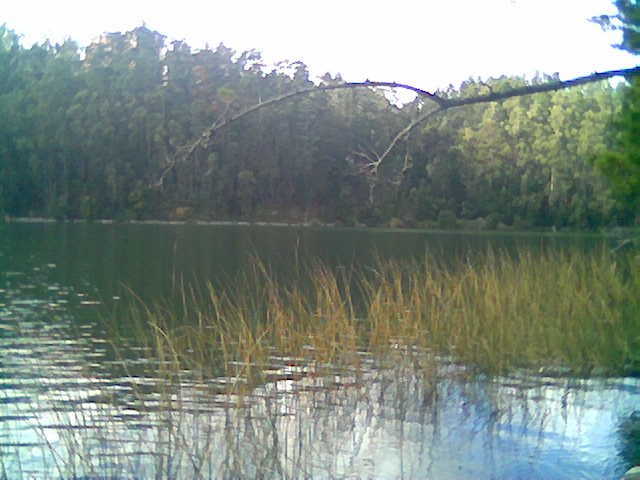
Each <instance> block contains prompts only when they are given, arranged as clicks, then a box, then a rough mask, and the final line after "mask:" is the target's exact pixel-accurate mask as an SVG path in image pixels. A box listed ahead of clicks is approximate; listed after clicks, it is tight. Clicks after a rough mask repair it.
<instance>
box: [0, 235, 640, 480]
mask: <svg viewBox="0 0 640 480" xmlns="http://www.w3.org/2000/svg"><path fill="white" fill-rule="evenodd" d="M5 239H6V238H5ZM0 240H1V239H0ZM14 247H15V245H14V246H12V248H14ZM16 248H17V247H16ZM118 248H119V247H118ZM29 249H34V247H33V245H31V246H30V247H29ZM34 251H35V252H36V253H34V254H33V255H25V256H23V257H21V258H20V261H19V262H18V261H16V259H15V258H13V259H8V258H7V255H8V250H7V249H6V248H5V249H4V250H2V243H1V242H0V265H1V266H2V267H3V268H2V270H0V478H9V479H32V478H36V479H40V478H52V479H57V478H65V479H66V478H114V479H115V478H117V479H134V478H136V479H142V478H156V479H164V478H166V479H169V478H171V479H173V478H176V479H183V478H184V479H192V478H207V479H208V478H314V479H316V478H319V479H324V478H326V479H330V478H376V479H378V478H390V479H391V478H393V479H395V478H406V479H411V478H420V479H422V478H434V479H459V478H479V479H493V478H496V479H518V478H545V479H547V478H548V479H562V478H566V479H569V478H571V479H573V478H584V479H590V478H593V479H601V478H617V477H620V476H621V475H622V473H623V472H624V471H625V469H626V468H627V467H628V464H627V463H626V461H625V459H624V458H623V457H621V452H624V451H625V448H626V447H627V444H626V443H625V438H623V436H621V432H623V431H625V430H624V428H626V427H624V426H625V425H627V424H628V422H629V419H633V418H634V417H635V416H637V415H638V414H637V413H635V414H634V411H635V410H637V409H638V408H639V407H638V406H639V405H640V393H639V392H640V380H638V379H630V378H619V379H606V380H604V379H601V380H584V379H575V378H557V377H556V378H548V377H533V376H527V375H524V374H520V375H513V376H511V377H503V378H494V379H489V378H473V379H470V377H469V376H468V375H466V374H465V371H464V368H462V367H460V366H456V365H453V364H450V363H447V362H446V361H444V360H443V361H442V362H440V363H439V364H438V365H439V366H438V367H437V368H436V369H424V368H420V365H417V366H416V365H415V361H416V359H415V358H408V357H407V356H406V355H404V354H402V353H401V352H398V357H397V358H395V359H391V361H386V362H384V363H381V362H380V361H378V360H376V359H374V358H372V357H371V356H370V355H367V354H366V353H364V352H363V353H361V357H362V362H361V368H360V369H359V370H357V371H349V370H346V371H345V370H340V369H337V368H332V367H331V366H327V367H326V368H324V369H323V370H321V371H318V370H315V369H313V368H312V367H311V366H308V365H305V363H304V362H302V361H301V360H299V359H292V358H282V357H279V356H277V355H275V354H274V356H273V357H272V358H271V362H272V364H271V365H269V367H268V368H269V370H268V372H267V375H266V378H267V381H266V382H265V383H264V384H262V385H259V386H258V387H256V388H255V389H252V390H251V391H250V392H249V393H248V394H246V395H243V396H238V395H233V394H230V393H229V388H228V386H229V384H233V383H236V382H241V381H242V379H241V378H213V379H199V378H198V376H197V373H196V372H181V375H180V377H179V378H177V379H176V381H175V382H174V383H173V384H172V385H167V384H165V383H163V381H162V380H161V379H160V378H159V376H158V374H157V372H158V370H159V369H160V367H161V365H159V364H158V363H153V362H150V361H148V360H145V358H144V352H136V351H135V350H133V349H132V350H131V351H128V352H127V353H126V354H120V355H115V354H114V352H113V349H112V348H111V346H110V343H109V336H108V335H107V333H106V332H105V331H104V329H103V327H102V322H101V321H100V320H99V317H98V315H97V309H98V308H99V306H100V302H107V301H110V302H111V303H113V302H117V301H118V300H113V298H112V297H113V295H111V294H112V293H114V291H112V290H109V289H104V288H102V287H101V288H100V289H98V288H96V286H95V285H93V284H92V283H91V282H90V281H88V280H90V279H91V278H93V275H92V273H91V269H89V270H88V273H86V272H87V271H85V270H83V269H80V270H81V271H85V273H86V275H85V276H83V275H80V276H79V277H73V278H67V277H66V276H65V275H61V273H60V270H61V269H62V268H63V266H61V265H60V262H61V259H62V258H61V257H60V256H58V255H53V256H51V255H48V254H45V253H42V252H39V253H38V251H37V249H34ZM3 256H4V257H3ZM106 292H107V293H106Z"/></svg>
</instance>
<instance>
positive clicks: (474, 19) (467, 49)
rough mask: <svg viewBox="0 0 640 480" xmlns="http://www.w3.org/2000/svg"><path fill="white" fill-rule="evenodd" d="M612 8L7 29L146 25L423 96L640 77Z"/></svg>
mask: <svg viewBox="0 0 640 480" xmlns="http://www.w3.org/2000/svg"><path fill="white" fill-rule="evenodd" d="M613 12H615V9H614V7H613V6H612V0H390V1H381V0H321V1H314V2H310V1H304V0H271V1H267V0H225V1H221V0H208V1H197V0H181V1H172V2H166V1H161V0H109V1H108V2H90V1H89V2H88V1H87V0H55V1H50V0H47V1H33V0H31V1H30V0H21V1H18V0H6V1H5V2H4V5H3V6H2V11H1V12H0V23H3V22H4V23H6V24H7V26H9V27H10V28H11V29H13V30H15V31H16V32H17V33H19V34H22V35H23V42H24V43H25V44H27V45H30V44H31V43H33V42H35V41H41V40H43V39H45V38H50V39H51V40H53V41H61V40H63V39H64V38H65V37H71V38H72V39H74V40H76V41H78V42H79V43H80V45H81V46H86V45H87V44H88V43H90V42H91V40H93V39H95V38H97V36H98V35H99V34H100V33H101V32H104V31H126V30H130V29H132V28H134V27H136V26H139V25H141V24H142V23H143V22H145V23H146V25H147V26H148V27H149V28H151V29H154V30H158V31H159V32H160V33H163V34H165V35H167V36H168V37H169V39H170V40H172V39H184V40H186V41H187V43H188V44H189V45H191V46H192V47H193V48H202V47H203V46H204V45H205V44H206V43H208V44H209V45H210V46H212V47H215V46H216V45H218V44H219V43H220V42H223V43H224V44H225V45H227V46H229V47H231V48H233V49H235V50H236V51H238V52H241V51H243V50H248V49H251V48H255V49H257V50H260V51H261V52H262V54H263V57H264V59H265V60H266V61H267V62H269V63H271V62H276V61H278V60H285V59H287V60H292V61H293V60H302V61H303V62H304V63H305V64H307V65H308V66H309V68H310V71H311V73H312V75H313V76H320V75H322V74H323V73H325V72H327V71H329V72H331V73H334V74H335V73H338V72H340V73H341V74H342V76H343V77H344V78H345V79H346V80H350V81H359V80H364V79H366V78H369V79H371V80H378V81H397V82H403V83H409V84H412V85H415V86H418V87H421V88H425V89H435V88H445V87H446V86H447V85H449V84H453V85H455V86H457V85H459V84H460V82H462V81H463V80H466V79H468V78H469V77H478V76H480V77H483V78H487V77H489V76H498V75H501V74H516V75H520V74H524V75H533V74H534V73H535V72H536V71H538V72H544V73H554V72H559V73H560V76H561V78H565V79H566V78H570V77H574V76H578V75H585V74H589V73H592V72H594V71H602V70H608V69H612V68H621V67H630V66H634V65H636V64H637V63H638V62H637V58H634V57H633V56H631V55H630V54H627V53H626V52H622V51H620V50H617V49H615V48H613V47H611V44H612V43H616V42H617V41H618V36H617V35H616V34H615V33H605V32H602V30H601V29H600V27H599V26H597V25H595V24H593V23H590V22H589V21H588V19H589V18H590V17H592V16H595V15H600V14H603V13H613Z"/></svg>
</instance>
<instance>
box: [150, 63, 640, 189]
mask: <svg viewBox="0 0 640 480" xmlns="http://www.w3.org/2000/svg"><path fill="white" fill-rule="evenodd" d="M620 76H624V77H632V76H640V66H638V67H634V68H627V69H617V70H608V71H605V72H595V73H592V74H591V75H586V76H583V77H577V78H573V79H571V80H564V81H561V80H557V81H551V82H546V83H541V84H537V85H527V86H524V87H517V88H512V89H509V90H504V91H500V92H495V91H491V90H490V92H489V93H488V94H483V95H476V96H472V97H464V98H446V97H442V96H439V95H437V94H435V93H433V92H429V91H426V90H423V89H421V88H418V87H414V86H412V85H407V84H404V83H397V82H374V81H370V80H366V81H364V82H345V83H340V84H336V85H321V86H313V87H308V88H302V89H299V90H295V91H293V92H289V93H285V94H282V95H278V96H276V97H273V98H271V99H269V100H267V101H265V102H259V103H257V104H255V105H252V106H250V107H247V108H245V109H244V110H241V111H240V112H238V113H236V114H235V115H231V116H229V117H227V115H226V113H227V112H225V115H222V116H221V117H220V118H219V119H218V120H217V121H216V122H215V123H213V124H212V125H211V126H210V127H208V128H207V129H206V130H204V131H203V132H202V134H201V135H200V137H199V138H198V139H197V140H195V141H194V142H193V143H191V144H189V145H186V146H185V147H183V148H182V149H180V150H181V151H182V154H180V155H177V156H176V157H174V158H173V159H172V160H171V162H170V163H169V164H168V165H167V166H166V167H165V168H164V170H163V172H162V174H161V175H160V179H159V181H158V182H157V186H162V183H163V180H164V178H165V176H166V175H167V174H168V173H169V172H170V171H171V170H172V169H173V168H175V166H176V164H177V163H178V162H181V161H187V160H189V159H190V158H191V157H192V156H193V154H194V153H195V152H196V150H197V149H198V148H199V147H206V145H208V143H209V141H210V140H211V139H212V138H213V136H214V134H215V133H216V132H217V131H219V130H221V129H223V128H225V127H227V126H228V125H230V124H231V123H234V122H237V121H238V120H240V119H242V118H244V117H246V116H248V115H250V114H252V113H253V112H256V111H258V110H261V109H263V108H267V107H270V106H272V105H275V104H278V103H281V102H284V101H287V100H289V99H292V98H294V97H297V96H301V95H309V94H311V93H316V92H327V91H331V90H342V89H347V88H400V89H404V90H409V91H411V92H414V93H416V94H417V95H419V96H420V97H424V98H426V99H427V100H430V101H432V102H434V103H435V104H436V108H434V109H431V110H429V111H428V112H426V113H424V114H422V115H420V116H419V117H417V118H416V119H414V120H413V121H411V123H409V124H408V125H407V126H406V127H405V128H403V129H402V130H400V131H399V132H398V133H397V134H396V136H395V137H394V138H393V139H392V140H391V143H390V144H389V145H388V146H387V148H386V149H385V150H384V152H383V153H382V154H377V153H375V152H372V154H368V153H367V154H363V152H355V153H356V155H358V156H360V157H363V158H367V159H369V163H368V167H369V169H370V173H371V174H373V176H375V175H377V172H378V169H379V167H380V165H381V164H382V163H383V162H384V160H385V159H386V158H387V157H388V156H389V154H390V153H391V151H392V150H393V149H394V148H395V146H396V145H397V144H398V143H399V142H400V141H402V140H404V139H405V138H406V137H407V136H408V135H409V134H410V133H411V132H412V131H413V130H414V129H415V128H416V127H417V126H419V125H420V124H422V123H424V122H425V121H427V120H428V119H429V118H431V117H433V116H435V115H436V114H438V113H440V112H444V111H446V110H449V109H451V108H457V107H462V106H465V105H475V104H479V103H489V102H496V101H499V100H505V99H507V98H513V97H520V96H524V95H533V94H535V93H544V92H553V91H557V90H562V89H565V88H572V87H576V86H579V85H584V84H587V83H593V82H599V81H602V80H607V79H609V78H613V77H620ZM227 111H228V109H227ZM177 157H180V158H177Z"/></svg>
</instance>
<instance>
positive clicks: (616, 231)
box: [0, 216, 637, 238]
mask: <svg viewBox="0 0 640 480" xmlns="http://www.w3.org/2000/svg"><path fill="white" fill-rule="evenodd" d="M2 223H22V224H54V223H55V224H98V225H166V226H213V227H215V226H220V227H276V228H319V229H336V230H341V229H345V230H371V231H380V232H385V231H386V232H402V233H432V234H461V235H540V236H548V237H562V236H576V235H579V236H585V237H605V238H624V237H625V236H628V235H629V234H633V233H634V232H637V229H636V228H632V227H614V228H612V229H609V230H606V231H588V230H554V229H551V228H548V229H540V230H517V229H510V228H504V229H496V230H480V229H470V228H464V227H462V228H459V229H442V228H419V227H390V226H383V225H376V226H368V225H364V224H356V225H341V224H337V223H322V222H318V221H317V220H314V221H310V222H286V221H281V222H270V221H260V220H255V221H249V220H114V219H95V220H84V219H64V220H57V219H55V218H50V217H8V216H5V217H4V218H0V224H2Z"/></svg>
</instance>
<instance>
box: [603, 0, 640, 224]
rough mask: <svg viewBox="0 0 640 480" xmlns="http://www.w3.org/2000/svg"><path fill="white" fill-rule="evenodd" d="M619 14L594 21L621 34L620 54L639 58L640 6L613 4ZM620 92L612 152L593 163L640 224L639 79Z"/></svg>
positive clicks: (623, 0) (629, 0) (625, 1)
mask: <svg viewBox="0 0 640 480" xmlns="http://www.w3.org/2000/svg"><path fill="white" fill-rule="evenodd" d="M615 5H616V7H617V8H618V14H617V15H615V16H606V15H605V16H602V17H600V18H598V19H596V21H598V22H599V23H601V24H603V25H604V26H605V27H609V28H613V29H616V30H621V31H622V43H621V44H620V45H619V47H620V48H621V49H623V50H627V51H628V52H631V53H633V54H634V55H638V54H640V3H638V2H637V1H636V0H616V2H615ZM621 90H622V109H621V112H620V114H619V115H618V117H617V118H616V120H615V123H614V126H615V129H616V131H617V132H618V135H617V137H616V141H615V144H614V146H613V148H611V149H610V150H608V151H606V152H605V153H603V154H602V155H601V156H599V157H598V158H597V160H596V166H597V167H598V169H599V170H600V171H601V172H602V173H604V175H606V176H607V177H608V178H609V179H610V180H611V183H612V185H613V188H614V191H615V193H616V195H617V196H618V197H619V198H621V199H622V200H623V201H624V202H625V204H626V205H627V208H628V213H629V215H630V216H634V215H635V216H636V218H637V219H638V220H640V79H638V78H630V79H628V85H626V86H624V87H622V88H621Z"/></svg>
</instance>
